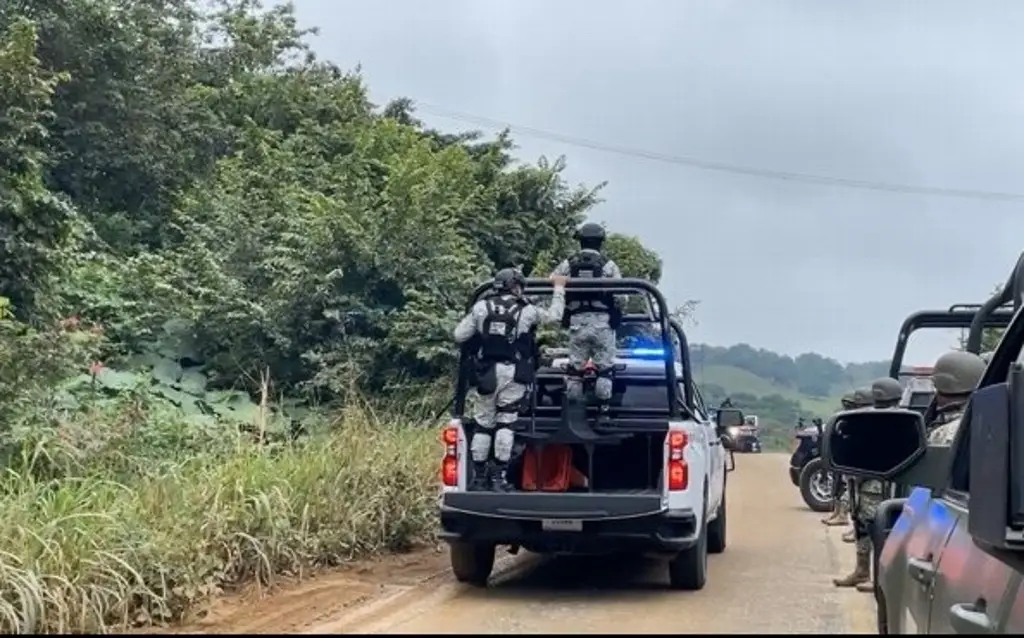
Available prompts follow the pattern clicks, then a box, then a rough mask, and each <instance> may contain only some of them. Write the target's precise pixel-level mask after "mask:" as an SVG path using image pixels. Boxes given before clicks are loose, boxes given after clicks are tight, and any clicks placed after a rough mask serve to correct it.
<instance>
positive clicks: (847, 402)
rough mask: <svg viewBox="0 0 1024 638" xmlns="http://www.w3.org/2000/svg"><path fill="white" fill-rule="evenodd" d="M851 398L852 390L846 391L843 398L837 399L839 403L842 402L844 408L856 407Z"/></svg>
mask: <svg viewBox="0 0 1024 638" xmlns="http://www.w3.org/2000/svg"><path fill="white" fill-rule="evenodd" d="M853 399H854V397H853V392H847V393H846V394H844V395H843V398H841V399H839V403H840V404H842V406H843V409H844V410H852V409H853V408H855V407H856V405H855V403H854V400H853Z"/></svg>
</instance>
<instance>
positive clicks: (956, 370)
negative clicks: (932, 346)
mask: <svg viewBox="0 0 1024 638" xmlns="http://www.w3.org/2000/svg"><path fill="white" fill-rule="evenodd" d="M985 367H986V364H985V360H984V359H982V358H981V357H979V356H978V355H976V354H973V353H970V352H964V351H961V350H953V351H950V352H947V353H946V354H944V355H942V356H941V357H939V358H938V360H937V361H936V362H935V367H934V369H933V370H932V383H933V384H934V385H935V400H934V403H933V404H932V407H930V408H929V409H928V412H927V413H926V414H925V422H926V424H927V425H926V428H927V430H928V433H929V434H928V443H929V444H930V445H932V444H938V445H951V444H952V443H953V439H954V438H956V433H957V430H959V429H960V417H962V416H963V414H964V410H965V409H966V407H967V400H968V399H969V398H970V397H971V393H972V392H974V388H976V387H977V386H978V382H979V381H981V377H982V375H983V374H985Z"/></svg>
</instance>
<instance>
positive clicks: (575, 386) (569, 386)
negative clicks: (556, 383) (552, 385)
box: [565, 378, 583, 399]
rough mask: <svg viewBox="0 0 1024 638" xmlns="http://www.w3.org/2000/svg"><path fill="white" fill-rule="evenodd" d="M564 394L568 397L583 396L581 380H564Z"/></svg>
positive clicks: (577, 397)
mask: <svg viewBox="0 0 1024 638" xmlns="http://www.w3.org/2000/svg"><path fill="white" fill-rule="evenodd" d="M565 396H567V397H569V398H570V399H580V398H582V397H583V382H582V381H580V380H579V379H573V378H568V379H566V380H565Z"/></svg>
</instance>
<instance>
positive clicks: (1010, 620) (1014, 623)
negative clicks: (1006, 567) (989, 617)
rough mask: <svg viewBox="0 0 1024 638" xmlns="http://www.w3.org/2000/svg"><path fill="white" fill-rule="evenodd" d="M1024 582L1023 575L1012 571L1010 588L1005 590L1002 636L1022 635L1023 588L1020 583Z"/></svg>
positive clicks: (1023, 629) (1023, 612) (1023, 624)
mask: <svg viewBox="0 0 1024 638" xmlns="http://www.w3.org/2000/svg"><path fill="white" fill-rule="evenodd" d="M1022 580H1024V574H1022V573H1021V572H1019V571H1017V570H1014V571H1013V578H1012V581H1011V583H1010V587H1009V588H1007V590H1006V599H1005V601H1004V605H1003V606H1004V607H1005V609H1006V611H1005V612H1004V614H1003V616H1004V618H1003V619H1002V621H1001V623H1002V624H1001V628H1002V633H1004V634H1016V635H1018V636H1019V635H1021V634H1024V587H1022V586H1021V581H1022Z"/></svg>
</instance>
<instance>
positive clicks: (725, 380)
mask: <svg viewBox="0 0 1024 638" xmlns="http://www.w3.org/2000/svg"><path fill="white" fill-rule="evenodd" d="M694 377H695V378H696V379H697V382H698V383H700V384H702V385H703V384H711V383H713V384H715V385H720V386H722V387H723V388H725V389H726V390H728V391H729V392H730V393H736V394H738V393H741V392H744V393H747V394H753V395H755V396H759V397H764V396H769V395H772V394H778V395H779V396H781V397H783V398H786V399H789V400H791V401H796V402H797V403H799V404H800V406H801V407H802V408H803V409H804V410H806V411H807V412H811V413H813V414H815V415H816V416H820V417H822V418H824V417H826V416H828V415H829V414H832V413H833V412H835V411H836V410H837V409H838V408H839V398H840V397H841V396H842V395H843V394H845V393H846V392H849V391H850V390H852V389H853V388H852V387H851V388H836V389H835V391H834V392H833V393H832V395H831V396H829V397H824V398H822V397H811V396H808V395H806V394H802V393H800V392H799V391H797V390H796V389H795V388H791V387H788V386H784V385H779V384H777V383H775V382H773V381H771V380H769V379H764V378H761V377H759V376H757V375H756V374H754V373H752V372H748V371H746V370H743V369H741V368H736V367H733V366H718V365H715V366H705V367H704V368H703V369H696V370H694Z"/></svg>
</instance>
